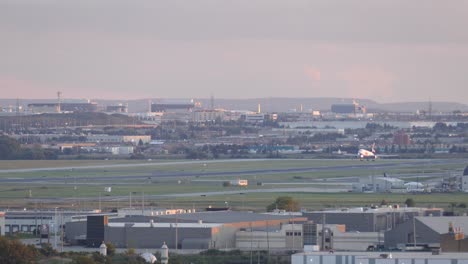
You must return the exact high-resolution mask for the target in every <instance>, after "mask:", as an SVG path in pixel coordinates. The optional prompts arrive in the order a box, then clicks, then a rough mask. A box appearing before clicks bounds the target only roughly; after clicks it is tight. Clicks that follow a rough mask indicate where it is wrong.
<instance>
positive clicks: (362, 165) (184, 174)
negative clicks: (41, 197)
mask: <svg viewBox="0 0 468 264" xmlns="http://www.w3.org/2000/svg"><path fill="white" fill-rule="evenodd" d="M259 161H274V160H272V159H255V160H245V159H243V160H208V161H179V162H161V163H138V164H114V165H107V166H103V165H96V166H83V167H74V169H76V171H79V170H83V169H102V168H128V167H143V166H145V167H147V166H155V170H154V171H153V172H149V173H148V172H146V173H144V174H143V175H105V176H68V177H63V176H59V177H45V176H34V177H24V178H22V177H4V178H0V183H29V184H34V183H36V184H43V183H51V184H53V183H59V184H71V183H75V182H77V183H79V182H83V181H85V182H90V181H91V182H93V183H99V182H102V183H107V184H108V183H109V182H119V181H122V182H125V181H132V182H135V181H137V182H138V181H146V180H149V179H154V178H194V177H195V178H199V177H221V178H222V177H232V176H238V175H243V176H248V175H271V174H287V173H307V172H311V173H312V172H326V171H344V172H349V171H352V170H363V169H365V170H369V171H370V172H371V173H372V171H377V170H384V169H396V168H405V167H414V166H427V165H435V164H450V163H453V164H457V163H460V160H430V161H428V160H408V161H403V162H402V161H401V160H399V161H398V162H387V163H379V162H378V161H375V162H366V161H363V162H360V161H356V164H351V165H335V166H314V167H304V168H292V167H291V168H280V169H268V168H267V169H248V170H242V169H241V170H231V171H196V172H190V171H176V172H160V171H156V168H157V167H158V166H168V165H170V166H177V165H187V164H213V163H234V162H259ZM301 161H307V160H303V159H301ZM311 161H320V160H316V159H314V160H311ZM333 161H335V162H336V161H339V160H333ZM70 169H71V167H66V168H63V167H62V168H38V169H19V170H3V171H0V173H6V172H10V173H12V172H41V171H51V170H52V171H59V170H70ZM0 176H1V174H0Z"/></svg>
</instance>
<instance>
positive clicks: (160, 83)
mask: <svg viewBox="0 0 468 264" xmlns="http://www.w3.org/2000/svg"><path fill="white" fill-rule="evenodd" d="M467 10H468V2H466V1H457V0H454V1H450V2H445V1H438V0H427V1H425V0H415V1H406V0H395V1H372V0H360V1H357V0H354V1H338V0H321V1H306V0H294V1H275V0H273V1H271V0H249V1H223V0H200V1H138V2H136V1H121V0H112V1H111V0H102V1H92V0H82V1H67V2H64V1H56V0H43V1H35V0H25V1H14V0H6V1H2V2H0V36H1V39H2V46H1V48H0V58H2V59H1V60H0V90H1V97H2V98H25V99H36V98H37V99H50V98H55V95H56V92H57V91H61V92H62V93H63V97H64V98H91V99H117V100H123V99H143V98H209V97H210V95H214V96H215V97H216V98H238V99H247V98H268V97H289V98H298V97H308V98H309V97H310V98H313V97H337V98H364V99H371V100H375V101H377V102H380V103H389V102H411V101H419V102H424V101H429V100H431V101H453V102H459V103H463V104H466V103H467V101H468V100H467V99H468V75H467V74H466V69H468V31H467V30H466V28H465V27H466V25H468V17H467V16H466V11H467Z"/></svg>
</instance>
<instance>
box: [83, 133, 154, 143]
mask: <svg viewBox="0 0 468 264" xmlns="http://www.w3.org/2000/svg"><path fill="white" fill-rule="evenodd" d="M140 140H141V142H142V143H143V144H147V143H150V142H151V136H146V135H105V134H103V135H88V136H86V142H97V143H113V144H118V143H131V144H133V145H137V144H138V143H139V142H140Z"/></svg>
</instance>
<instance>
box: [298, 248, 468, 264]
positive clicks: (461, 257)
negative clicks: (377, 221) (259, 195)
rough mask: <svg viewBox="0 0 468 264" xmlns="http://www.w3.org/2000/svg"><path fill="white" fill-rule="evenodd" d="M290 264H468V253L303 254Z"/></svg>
mask: <svg viewBox="0 0 468 264" xmlns="http://www.w3.org/2000/svg"><path fill="white" fill-rule="evenodd" d="M291 263H292V264H335V263H342V264H345V263H349V264H468V253H441V254H439V255H434V254H432V253H431V252H328V251H326V252H304V253H297V254H294V255H292V256H291Z"/></svg>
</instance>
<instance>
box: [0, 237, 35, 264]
mask: <svg viewBox="0 0 468 264" xmlns="http://www.w3.org/2000/svg"><path fill="white" fill-rule="evenodd" d="M37 256H38V253H37V250H36V248H35V247H34V246H33V245H30V246H25V245H23V244H22V243H21V242H19V241H18V240H8V239H6V238H4V237H0V263H2V264H14V263H15V264H16V263H34V262H35V261H36V260H37Z"/></svg>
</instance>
